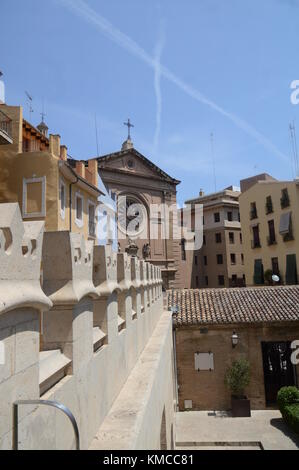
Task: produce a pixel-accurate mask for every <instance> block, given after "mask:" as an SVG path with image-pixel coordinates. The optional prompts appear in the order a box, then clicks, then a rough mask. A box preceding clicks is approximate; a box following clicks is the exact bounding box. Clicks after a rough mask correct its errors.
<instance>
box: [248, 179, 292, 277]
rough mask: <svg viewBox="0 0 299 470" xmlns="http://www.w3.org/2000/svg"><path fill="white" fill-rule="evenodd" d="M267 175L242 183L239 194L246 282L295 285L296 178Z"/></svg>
mask: <svg viewBox="0 0 299 470" xmlns="http://www.w3.org/2000/svg"><path fill="white" fill-rule="evenodd" d="M266 176H267V178H266V179H264V180H260V181H255V182H254V181H250V184H249V185H246V184H244V185H243V186H244V188H245V190H243V191H242V194H241V196H240V197H239V204H240V217H241V228H242V238H243V252H244V269H245V279H246V285H247V286H252V285H263V284H273V283H274V284H275V283H280V284H297V283H298V262H299V180H294V181H277V180H274V179H273V178H271V177H270V178H269V177H268V175H266ZM248 181H249V180H248ZM243 182H245V183H246V180H243ZM241 189H242V182H241ZM272 275H276V276H278V277H279V281H278V279H276V281H274V282H273V280H272Z"/></svg>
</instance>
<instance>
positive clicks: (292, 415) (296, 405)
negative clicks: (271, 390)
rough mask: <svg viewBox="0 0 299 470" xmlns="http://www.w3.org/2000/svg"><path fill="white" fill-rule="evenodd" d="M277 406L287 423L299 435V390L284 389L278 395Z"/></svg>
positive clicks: (295, 388)
mask: <svg viewBox="0 0 299 470" xmlns="http://www.w3.org/2000/svg"><path fill="white" fill-rule="evenodd" d="M277 404H278V407H279V409H280V412H281V414H282V417H283V419H284V420H285V422H286V423H287V424H288V425H289V426H290V428H292V429H293V430H294V431H295V432H296V433H298V434H299V390H298V388H297V387H282V388H281V389H280V390H279V392H278V394H277Z"/></svg>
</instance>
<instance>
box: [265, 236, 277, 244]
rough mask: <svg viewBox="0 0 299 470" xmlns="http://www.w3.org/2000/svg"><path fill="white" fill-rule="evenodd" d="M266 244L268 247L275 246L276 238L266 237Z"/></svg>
mask: <svg viewBox="0 0 299 470" xmlns="http://www.w3.org/2000/svg"><path fill="white" fill-rule="evenodd" d="M267 243H268V245H269V246H270V245H276V243H277V241H276V238H275V237H273V236H268V237H267Z"/></svg>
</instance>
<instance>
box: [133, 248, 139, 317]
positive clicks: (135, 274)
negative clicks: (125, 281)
mask: <svg viewBox="0 0 299 470" xmlns="http://www.w3.org/2000/svg"><path fill="white" fill-rule="evenodd" d="M131 279H132V288H131V294H132V308H133V310H134V311H136V316H137V318H139V317H140V315H141V281H140V261H139V260H138V258H136V257H135V256H134V257H132V258H131Z"/></svg>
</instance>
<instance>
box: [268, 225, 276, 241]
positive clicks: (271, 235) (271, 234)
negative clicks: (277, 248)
mask: <svg viewBox="0 0 299 470" xmlns="http://www.w3.org/2000/svg"><path fill="white" fill-rule="evenodd" d="M268 230H269V236H268V245H274V244H275V243H276V237H275V227H274V220H268Z"/></svg>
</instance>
